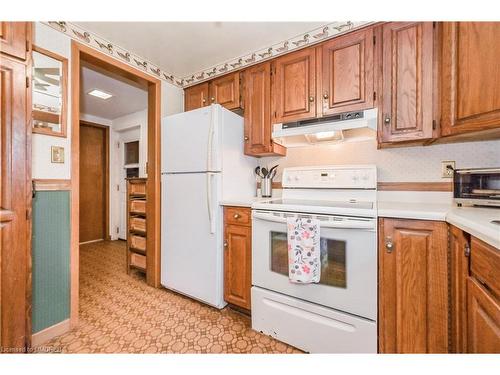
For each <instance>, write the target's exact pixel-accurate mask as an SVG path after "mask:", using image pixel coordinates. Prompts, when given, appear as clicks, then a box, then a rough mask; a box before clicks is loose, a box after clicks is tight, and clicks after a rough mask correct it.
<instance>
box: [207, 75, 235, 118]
mask: <svg viewBox="0 0 500 375" xmlns="http://www.w3.org/2000/svg"><path fill="white" fill-rule="evenodd" d="M240 102H241V96H240V72H236V73H232V74H228V75H226V76H223V77H220V78H215V79H214V80H213V81H210V103H211V104H214V103H217V104H220V105H221V106H223V107H225V108H227V109H236V108H240V106H241V105H240Z"/></svg>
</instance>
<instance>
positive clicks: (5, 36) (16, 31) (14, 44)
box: [0, 21, 30, 60]
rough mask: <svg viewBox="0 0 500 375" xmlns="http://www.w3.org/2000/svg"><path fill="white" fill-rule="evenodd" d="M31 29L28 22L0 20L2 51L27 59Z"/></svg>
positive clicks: (0, 47)
mask: <svg viewBox="0 0 500 375" xmlns="http://www.w3.org/2000/svg"><path fill="white" fill-rule="evenodd" d="M29 31H30V26H29V23H28V22H3V21H0V52H1V53H5V54H8V55H11V56H14V57H17V58H19V59H22V60H26V55H27V52H28V51H29V49H30V48H29V44H28V43H27V40H28V32H29Z"/></svg>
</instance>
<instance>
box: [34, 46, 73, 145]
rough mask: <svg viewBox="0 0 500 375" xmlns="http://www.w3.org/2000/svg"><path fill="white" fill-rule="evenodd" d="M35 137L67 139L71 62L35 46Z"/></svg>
mask: <svg viewBox="0 0 500 375" xmlns="http://www.w3.org/2000/svg"><path fill="white" fill-rule="evenodd" d="M31 83H32V84H31V93H32V103H33V108H32V112H31V113H32V120H33V121H32V124H33V125H32V126H33V133H38V134H46V135H52V136H56V137H66V128H67V124H66V121H67V120H66V119H67V97H68V59H66V58H64V57H62V56H59V55H57V54H55V53H53V52H50V51H47V50H45V49H43V48H40V47H37V46H33V74H32V82H31Z"/></svg>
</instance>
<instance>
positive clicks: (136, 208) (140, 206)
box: [130, 199, 146, 214]
mask: <svg viewBox="0 0 500 375" xmlns="http://www.w3.org/2000/svg"><path fill="white" fill-rule="evenodd" d="M130 212H134V213H138V214H145V213H146V201H145V200H138V199H132V200H131V201H130Z"/></svg>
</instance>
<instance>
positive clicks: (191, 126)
mask: <svg viewBox="0 0 500 375" xmlns="http://www.w3.org/2000/svg"><path fill="white" fill-rule="evenodd" d="M219 107H220V106H218V105H212V106H209V107H203V108H199V109H196V110H194V111H189V112H184V113H179V114H176V115H173V116H168V117H164V118H163V119H162V131H161V137H162V143H161V150H162V161H161V168H162V172H164V173H165V172H166V173H172V172H205V171H212V172H218V171H220V168H221V167H220V157H221V155H220V153H219V152H218V149H219V129H220V121H221V119H220V112H221V111H220V108H219Z"/></svg>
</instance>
